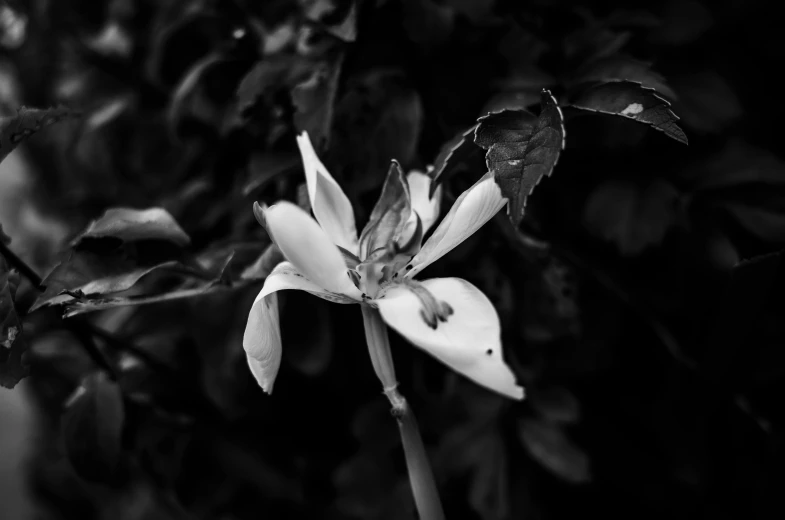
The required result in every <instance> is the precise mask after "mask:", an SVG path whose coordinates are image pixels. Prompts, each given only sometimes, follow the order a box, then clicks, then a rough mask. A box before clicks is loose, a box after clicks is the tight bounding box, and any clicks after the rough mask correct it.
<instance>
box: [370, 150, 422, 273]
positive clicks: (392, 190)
mask: <svg viewBox="0 0 785 520" xmlns="http://www.w3.org/2000/svg"><path fill="white" fill-rule="evenodd" d="M410 214H411V200H410V196H409V184H408V183H407V181H406V176H405V175H404V173H403V170H402V169H401V165H400V164H398V162H397V161H393V162H392V164H390V170H389V171H388V172H387V179H386V180H385V182H384V187H383V188H382V194H381V196H380V197H379V200H378V201H376V205H375V206H374V208H373V211H372V212H371V217H370V218H369V219H368V224H366V225H365V228H364V229H363V231H362V233H361V234H360V258H365V257H367V256H368V255H369V254H370V253H371V252H373V251H375V250H376V249H378V248H380V247H385V246H386V245H387V244H389V243H390V242H394V241H396V240H398V238H399V237H400V234H401V232H402V231H403V227H404V225H405V224H406V222H407V221H408V220H409V215H410Z"/></svg>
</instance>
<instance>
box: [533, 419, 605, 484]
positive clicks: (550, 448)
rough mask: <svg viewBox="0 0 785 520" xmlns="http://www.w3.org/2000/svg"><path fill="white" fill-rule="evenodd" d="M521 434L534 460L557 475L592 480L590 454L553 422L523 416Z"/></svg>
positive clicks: (580, 481) (565, 478)
mask: <svg viewBox="0 0 785 520" xmlns="http://www.w3.org/2000/svg"><path fill="white" fill-rule="evenodd" d="M518 436H519V437H520V439H521V442H522V443H523V446H524V447H525V448H526V450H527V451H528V452H529V454H530V455H531V456H532V458H533V459H534V460H536V461H537V462H539V463H540V464H541V465H542V466H543V467H544V468H545V469H547V470H548V471H550V472H551V473H553V474H554V475H556V476H557V477H559V478H561V479H563V480H566V481H568V482H572V483H574V484H585V483H588V482H590V481H591V478H592V477H591V472H590V466H589V457H588V456H587V455H586V454H585V453H584V452H583V450H581V449H580V448H579V447H577V446H575V445H574V444H573V443H572V441H570V439H569V438H568V437H567V436H566V435H565V434H564V431H563V430H562V428H561V427H560V426H559V425H557V424H554V423H550V422H547V421H542V420H539V419H531V418H529V419H524V420H522V421H521V422H520V423H519V428H518Z"/></svg>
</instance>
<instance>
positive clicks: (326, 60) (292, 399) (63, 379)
mask: <svg viewBox="0 0 785 520" xmlns="http://www.w3.org/2000/svg"><path fill="white" fill-rule="evenodd" d="M0 9H5V10H7V11H5V12H4V13H5V14H3V16H4V17H5V19H3V18H0V19H3V25H0V27H3V32H0V86H2V88H1V89H0V111H2V115H3V116H7V117H8V118H14V117H17V118H18V117H19V116H18V115H17V108H18V107H20V106H28V107H38V108H47V107H54V106H58V105H61V104H62V105H63V106H64V107H67V109H68V111H69V112H68V117H66V118H65V119H64V120H63V121H60V122H58V123H57V124H54V125H53V126H52V127H51V128H48V129H46V130H43V131H41V132H40V133H39V134H37V135H35V136H32V137H31V138H30V139H29V140H27V141H26V142H25V144H24V145H22V146H20V148H19V149H18V150H17V151H15V152H14V155H13V156H10V158H9V159H7V160H6V162H5V163H4V165H8V164H10V163H11V161H12V160H15V161H23V163H24V165H23V166H24V170H25V172H26V173H25V175H24V176H23V177H24V180H23V181H22V180H20V181H18V182H17V183H16V184H15V186H23V187H22V188H15V189H17V191H15V192H13V193H15V195H13V196H12V195H11V193H12V192H11V191H6V193H5V194H3V193H0V203H2V205H3V211H2V213H0V215H2V218H3V220H2V222H1V223H2V225H3V231H4V232H5V234H7V235H9V237H10V238H11V239H12V240H11V242H10V244H9V245H8V246H7V247H9V248H10V249H11V250H13V251H14V252H15V253H17V254H18V255H19V256H20V257H21V258H22V260H24V261H25V262H26V263H27V264H28V265H30V266H31V267H32V268H33V269H34V270H35V271H37V272H38V273H40V274H41V275H45V274H46V273H49V272H51V271H52V269H53V268H55V266H58V265H59V267H58V268H57V269H56V270H55V271H54V272H53V273H52V274H50V275H49V277H48V278H47V280H45V283H46V284H47V292H44V293H43V294H40V293H39V291H37V290H36V288H35V287H34V285H33V284H32V283H30V280H29V279H25V280H23V281H22V282H21V283H20V284H19V288H18V291H17V292H16V296H15V307H16V308H17V309H18V312H19V314H20V315H22V316H23V318H22V322H23V323H24V335H23V338H22V339H20V340H19V343H18V344H17V346H16V348H17V349H21V348H22V347H21V346H20V345H22V341H24V344H25V345H26V346H27V350H26V352H25V353H24V356H23V359H22V360H21V361H20V360H17V361H14V358H13V356H12V355H11V354H9V353H4V352H3V351H2V349H0V362H2V363H4V364H7V366H8V367H11V365H12V364H13V363H17V364H19V363H22V362H24V363H26V364H27V365H28V369H29V372H30V376H29V378H28V379H27V380H26V381H25V383H24V385H25V391H26V392H27V393H28V394H29V395H30V396H31V397H32V402H33V403H34V406H35V408H36V409H37V410H39V411H40V414H41V415H40V420H39V421H38V422H37V423H36V425H35V434H34V435H32V434H31V436H30V442H29V444H30V447H29V449H30V456H29V460H28V463H27V464H26V466H25V471H24V472H23V473H22V472H20V473H19V475H18V478H19V479H24V480H25V482H26V484H27V485H28V486H29V489H30V490H31V493H32V497H33V500H34V502H35V506H36V508H37V510H38V513H37V516H33V518H47V519H48V518H79V519H91V518H96V519H99V518H100V519H109V518H111V519H113V520H117V519H123V520H126V519H128V520H131V519H133V520H136V519H148V518H151V519H169V518H172V519H181V518H182V519H184V518H216V519H226V520H229V519H246V518H247V519H252V518H253V519H257V518H270V519H276V518H331V519H333V518H334V519H342V518H364V519H375V518H379V519H398V518H401V519H403V518H414V517H415V513H414V510H413V502H412V499H411V493H410V490H409V488H408V481H407V477H406V472H405V465H404V462H403V456H402V452H401V448H400V444H399V440H398V433H397V428H396V425H395V421H394V420H393V419H392V418H391V417H390V415H389V412H388V405H387V403H386V400H385V399H384V398H383V396H382V395H381V392H380V388H379V384H378V381H377V380H376V378H375V376H374V374H373V370H372V368H371V364H370V362H369V359H368V355H367V350H366V347H365V344H364V334H363V330H362V321H361V319H360V312H359V309H357V308H356V307H354V306H341V305H331V304H328V303H327V302H324V301H322V300H319V299H317V298H314V297H312V296H310V295H308V294H305V293H295V292H286V293H282V294H281V296H280V302H281V319H282V334H283V343H284V361H283V364H282V368H281V371H280V374H279V376H278V379H277V381H276V385H275V391H274V393H273V394H272V395H265V394H264V393H263V392H262V391H261V390H260V389H259V388H258V387H257V386H256V384H255V382H254V381H253V378H252V377H251V375H250V374H249V372H248V369H247V366H246V362H245V356H244V353H243V350H242V333H243V330H244V327H245V321H246V318H247V313H248V310H249V308H250V305H251V302H252V301H253V298H254V296H255V294H256V293H257V292H258V290H259V289H260V287H261V280H260V279H254V280H248V279H245V278H243V277H242V276H241V273H242V272H243V271H244V270H245V269H246V268H248V266H249V265H251V264H253V262H254V261H255V259H256V258H257V257H259V255H261V254H263V253H264V252H265V251H269V249H268V246H269V239H268V238H267V236H266V234H265V232H264V231H263V229H261V227H259V225H258V224H257V223H256V221H255V219H254V217H253V214H252V212H251V206H252V203H253V201H257V200H258V201H260V202H266V203H268V204H271V203H273V202H275V201H276V200H279V199H281V198H287V199H289V200H293V201H297V200H299V199H300V198H302V197H301V193H302V183H303V181H304V178H303V174H302V169H301V166H300V163H299V155H298V153H297V149H296V146H295V139H294V137H295V135H296V134H297V133H298V132H299V131H302V130H307V131H308V132H309V133H310V135H311V137H312V139H313V140H314V143H315V144H316V146H317V148H318V149H319V151H320V155H321V156H322V158H323V161H324V162H325V164H327V166H328V168H329V169H330V171H331V172H332V174H333V175H334V176H335V177H336V179H337V180H338V181H339V183H340V184H341V185H342V187H343V188H344V190H345V191H346V193H347V194H348V196H349V197H350V199H351V200H352V202H353V203H354V205H355V208H356V216H357V218H358V225H360V226H362V225H363V223H364V222H365V220H366V219H367V217H368V215H369V213H370V210H371V208H372V204H373V202H374V201H375V199H376V197H377V195H378V192H379V189H380V187H381V183H382V181H383V179H384V175H385V174H386V170H387V167H388V165H389V161H390V159H392V158H395V159H397V160H398V161H400V163H401V164H402V166H403V167H404V168H405V169H406V170H409V169H413V168H416V169H421V170H424V169H425V168H426V166H428V165H430V164H434V165H435V166H436V167H437V169H436V171H441V170H442V169H443V174H442V175H441V176H440V180H443V182H444V191H445V200H444V203H443V209H444V210H445V211H446V209H447V208H448V207H449V205H450V204H451V203H452V201H453V200H454V198H455V197H457V195H459V194H460V193H461V191H462V190H463V189H465V188H466V187H468V186H469V185H471V184H472V183H473V182H475V181H476V180H477V179H478V178H479V177H480V176H481V175H482V174H483V173H484V172H485V171H486V165H485V164H484V161H483V154H484V151H483V150H482V149H481V148H480V147H478V146H476V145H474V144H473V143H472V142H471V139H469V140H468V141H466V142H465V143H464V144H463V145H461V146H460V151H459V152H456V154H454V155H453V156H452V157H451V158H450V159H449V160H448V161H447V162H445V161H444V156H445V154H444V153H441V154H440V152H443V151H444V150H445V148H444V147H445V146H447V148H449V146H450V145H451V144H455V143H457V142H458V141H457V140H454V139H456V136H459V135H460V134H461V133H463V132H465V131H466V130H467V129H469V128H470V127H472V125H474V124H475V121H476V119H477V118H478V117H480V116H483V115H485V114H486V113H488V112H490V111H498V110H502V109H522V108H527V109H529V110H531V111H532V112H534V113H535V114H536V113H538V112H539V110H540V109H539V103H540V91H541V89H543V88H547V89H549V90H550V91H551V92H552V93H553V95H554V96H555V98H556V99H557V100H558V102H559V104H560V105H561V106H562V108H563V112H564V116H565V119H566V123H565V126H566V148H565V150H564V151H563V152H562V154H561V157H560V159H559V163H558V165H557V166H556V167H555V170H554V171H553V174H552V175H551V176H550V177H549V178H545V179H543V180H542V182H541V183H540V185H539V186H538V188H537V189H536V190H535V191H534V194H533V195H532V196H531V197H530V198H529V200H528V204H527V208H526V214H525V216H524V218H523V221H522V222H521V224H520V226H518V227H514V226H512V225H511V224H510V222H509V220H508V219H507V218H506V217H505V216H504V215H503V214H500V215H498V216H497V217H496V218H495V219H493V220H491V222H489V224H487V225H486V226H485V227H484V228H483V229H482V230H481V231H480V232H478V233H477V234H476V235H475V236H473V237H472V238H470V239H469V240H467V241H466V242H465V243H464V244H462V245H461V246H460V247H458V248H457V249H455V250H454V251H453V252H451V253H450V254H448V255H447V256H446V257H445V258H444V259H442V260H440V261H439V262H437V263H436V264H434V265H433V266H431V267H430V268H429V269H428V272H427V273H426V275H427V276H428V277H438V276H460V277H463V278H465V279H467V280H469V281H470V282H472V283H473V284H475V285H477V286H478V287H479V288H481V289H482V290H483V291H484V292H485V293H486V294H487V295H488V296H489V298H490V299H491V300H492V301H493V303H494V305H495V306H496V308H497V310H498V312H499V315H500V317H501V320H502V325H503V341H504V348H505V356H506V358H507V359H508V360H509V363H510V365H511V366H512V367H513V370H514V371H515V373H516V375H517V377H518V379H519V381H521V382H522V383H523V384H524V385H525V386H526V388H527V393H528V398H527V399H526V400H525V401H523V402H520V403H517V402H511V401H509V400H505V399H503V398H501V397H498V396H496V395H493V394H491V393H490V392H488V391H486V390H484V389H482V388H480V387H478V386H476V385H473V384H472V383H470V382H468V381H467V380H465V379H463V378H462V377H460V376H457V375H456V374H453V373H451V372H448V371H447V370H446V369H445V368H444V367H443V366H442V365H440V364H438V363H437V362H435V361H433V360H432V359H431V358H429V357H427V355H426V354H424V353H422V352H421V351H419V350H417V349H416V348H414V347H412V346H411V345H409V344H407V343H406V342H405V341H404V340H402V339H401V338H400V337H398V336H397V335H395V334H392V337H391V341H392V348H393V355H394V358H395V363H396V368H397V372H398V376H399V379H400V383H401V390H402V392H403V393H404V394H405V395H406V396H407V397H408V399H409V401H410V403H411V405H412V407H413V408H414V410H415V412H416V413H417V415H418V418H419V421H420V426H421V429H422V432H423V436H424V438H425V441H426V444H427V446H428V448H429V453H430V456H431V459H432V462H433V466H434V471H435V474H436V478H437V481H438V484H439V488H440V491H441V493H442V500H443V502H444V507H445V510H446V514H447V517H448V518H451V519H453V518H472V519H475V518H476V519H488V520H496V519H498V520H502V519H513V518H525V519H528V520H534V519H558V518H573V517H575V516H576V515H582V516H588V515H596V516H601V517H604V518H617V517H618V518H640V519H646V518H652V519H654V518H656V519H660V518H663V517H667V518H714V519H726V518H727V519H730V518H777V517H780V516H781V515H782V514H783V511H782V510H783V506H782V500H781V496H782V489H783V486H785V478H783V471H782V466H781V464H782V463H783V431H785V430H784V429H785V422H784V420H785V415H783V406H782V396H783V395H785V392H784V390H785V388H783V386H784V383H785V350H784V349H785V341H784V340H785V265H784V264H783V262H785V260H783V256H782V254H781V253H778V251H780V248H781V247H782V245H783V243H784V242H785V167H783V158H782V132H780V131H779V126H780V122H781V121H782V120H783V117H784V116H785V113H783V112H785V104H784V103H783V102H782V88H781V82H779V81H778V79H777V78H778V76H779V73H780V71H781V69H782V66H783V64H785V60H784V59H783V58H785V56H783V54H784V53H785V41H783V30H782V23H781V22H782V20H780V19H778V18H777V17H776V16H775V15H774V11H775V10H776V6H775V3H774V2H765V1H756V0H746V1H743V2H740V1H717V2H708V1H705V2H698V1H670V2H651V1H649V2H644V1H637V2H629V1H625V2H621V1H619V2H586V1H583V2H566V1H565V2H562V1H558V0H541V1H530V2H523V1H518V0H509V1H507V0H442V1H437V0H365V1H360V2H357V4H351V3H349V2H343V1H339V0H303V1H302V2H296V1H293V0H269V1H264V2H252V1H248V0H166V1H164V0H160V1H159V0H112V1H105V2H98V1H95V0H89V1H88V0H57V1H45V0H29V1H24V0H17V1H10V0H3V1H2V2H0ZM20 27H21V30H20V29H19V28H20ZM619 80H630V81H635V82H639V83H641V84H642V85H643V86H644V87H648V88H653V89H654V90H655V91H656V92H657V93H658V95H659V96H661V97H662V98H663V99H666V100H669V101H670V102H671V103H672V106H671V108H672V110H673V113H675V114H676V116H678V117H679V118H681V119H680V121H678V123H677V124H678V125H679V126H680V127H681V129H683V131H684V133H685V134H686V136H687V138H688V140H689V145H685V144H683V143H680V142H678V141H677V140H675V139H671V138H669V137H668V135H666V134H665V133H664V132H661V131H657V129H655V128H653V126H657V125H656V124H654V123H652V124H649V123H647V122H646V121H634V120H630V119H628V118H624V117H620V116H618V115H614V114H612V113H611V114H596V113H592V112H588V111H585V110H583V111H582V110H580V109H576V108H574V107H570V104H571V100H575V99H578V98H580V95H581V92H583V91H584V90H582V89H585V88H586V85H591V84H597V83H603V82H608V81H619ZM631 88H632V87H631ZM635 92H637V93H638V94H637V95H643V94H640V93H641V92H649V91H643V90H641V91H638V90H635ZM645 95H646V96H649V95H650V94H648V93H646V94H645ZM647 99H653V98H650V97H649V98H647ZM77 112H78V114H77ZM4 121H11V119H8V120H4ZM3 125H5V126H2V128H3V132H4V133H5V132H6V131H7V129H8V128H9V126H8V124H7V123H3ZM4 137H5V135H4ZM450 140H453V141H452V142H450ZM3 142H4V143H5V141H3ZM445 143H448V144H447V145H446V144H445ZM5 175H9V174H7V173H5ZM0 186H2V187H0V190H3V189H6V190H10V188H7V187H8V186H9V184H8V183H6V184H4V185H0ZM298 197H299V198H298ZM115 207H125V208H139V209H142V208H150V207H161V208H165V209H166V210H167V211H168V212H169V213H170V214H171V215H172V216H173V217H174V219H176V221H177V222H178V223H179V225H180V226H181V227H182V229H183V230H184V231H185V232H186V233H187V234H188V235H189V236H190V242H189V243H187V244H182V243H178V242H177V240H171V239H167V238H166V237H164V239H162V238H161V237H150V236H141V237H135V238H133V239H129V238H128V237H124V238H123V237H120V238H117V237H104V238H92V237H84V236H82V235H80V233H81V232H82V231H83V230H84V228H85V227H86V226H87V225H88V224H89V222H90V221H91V220H94V219H96V218H99V217H101V215H103V214H104V212H105V211H106V210H107V209H109V208H115ZM20 215H21V216H20ZM75 237H76V240H72V239H74V238H75ZM0 238H2V236H0ZM58 252H59V256H58ZM265 258H266V259H267V260H269V258H268V257H265ZM165 262H170V264H169V266H168V267H161V264H162V263H165ZM9 263H10V260H9ZM171 263H175V264H176V267H175V268H172V267H171ZM148 268H149V269H150V272H149V274H147V275H146V276H144V277H141V278H140V279H139V280H138V281H135V283H132V284H131V285H132V287H130V288H128V289H127V290H124V291H120V292H117V291H114V290H110V289H111V284H109V283H108V282H106V280H110V281H111V280H114V281H116V280H118V279H125V278H123V277H125V276H126V275H127V274H128V273H129V272H139V270H140V269H141V270H144V269H148ZM268 268H269V266H268ZM28 278H29V277H28ZM91 280H104V281H103V282H102V283H101V284H99V290H98V292H97V293H95V294H93V295H88V296H80V295H78V294H76V295H72V296H69V297H62V296H61V297H60V299H61V300H62V299H63V298H64V299H66V300H69V298H70V300H69V301H68V302H65V303H66V304H65V306H63V302H62V301H61V300H57V299H55V300H52V298H56V297H57V295H58V293H59V291H60V290H62V289H75V288H77V287H81V286H83V284H85V283H87V282H89V281H91ZM107 298H109V299H110V300H105V301H103V303H101V305H102V307H100V308H101V310H98V311H96V312H89V313H84V314H78V315H76V316H74V317H70V318H67V319H65V320H63V319H62V317H61V316H62V314H63V312H64V311H67V310H69V309H71V308H73V306H74V305H75V306H76V308H79V309H83V310H84V309H87V310H91V309H92V307H91V306H93V305H96V302H99V300H100V299H107ZM9 301H10V300H9ZM36 301H37V302H38V303H37V304H36V307H38V308H36V309H35V310H34V311H32V312H29V313H28V309H29V308H30V307H31V306H32V305H33V303H34V302H36ZM106 302H108V303H106ZM140 303H143V304H140ZM130 304H134V305H130ZM80 306H81V307H80ZM4 319H5V318H4ZM9 319H10V318H9ZM7 352H11V351H10V350H8V349H7ZM96 363H104V364H105V366H100V365H97V364H96ZM20 366H21V365H20ZM8 370H11V369H10V368H9V369H8ZM14 370H16V368H14ZM80 385H82V386H83V387H84V388H85V389H86V391H85V394H82V395H81V396H80V397H78V398H77V399H76V400H75V401H74V402H73V403H71V405H70V406H66V401H67V400H68V398H69V396H71V395H72V393H73V392H74V390H75V389H76V388H77V387H79V386H80ZM20 386H21V385H20ZM0 391H2V392H11V391H13V392H18V391H21V390H20V388H17V389H15V390H7V389H3V390H0ZM9 417H10V416H9ZM15 427H16V425H15V422H13V421H10V420H7V418H6V416H4V417H3V418H2V421H0V428H3V429H11V428H15ZM0 438H1V436H0ZM2 491H3V490H0V497H1V496H3V493H2ZM0 518H5V517H4V516H3V513H2V505H1V504H0ZM9 520H15V519H10V518H9Z"/></svg>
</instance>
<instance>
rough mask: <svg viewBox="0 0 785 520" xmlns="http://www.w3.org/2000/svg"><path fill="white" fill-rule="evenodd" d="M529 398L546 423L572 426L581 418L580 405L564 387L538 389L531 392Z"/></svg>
mask: <svg viewBox="0 0 785 520" xmlns="http://www.w3.org/2000/svg"><path fill="white" fill-rule="evenodd" d="M529 396H530V397H529V402H530V403H531V404H532V406H533V407H534V409H535V410H537V411H538V412H539V413H540V415H541V416H542V418H543V419H545V420H546V421H549V422H552V423H564V424H572V423H575V422H577V421H578V419H579V418H580V403H579V402H578V400H577V399H576V398H575V395H573V393H572V392H570V391H569V390H567V389H566V388H564V387H563V386H551V387H548V388H543V389H540V388H538V389H536V390H534V391H533V392H530V393H529Z"/></svg>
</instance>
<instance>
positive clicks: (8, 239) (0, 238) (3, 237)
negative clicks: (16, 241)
mask: <svg viewBox="0 0 785 520" xmlns="http://www.w3.org/2000/svg"><path fill="white" fill-rule="evenodd" d="M0 242H2V243H3V244H10V243H11V237H9V236H8V235H6V234H5V233H3V225H2V224H0Z"/></svg>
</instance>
